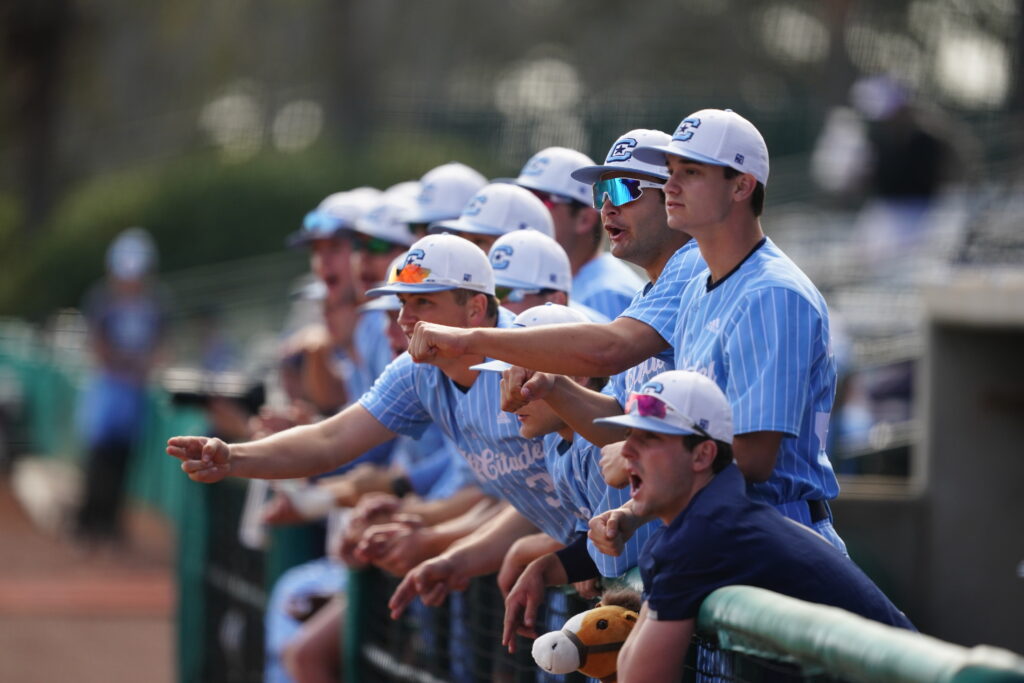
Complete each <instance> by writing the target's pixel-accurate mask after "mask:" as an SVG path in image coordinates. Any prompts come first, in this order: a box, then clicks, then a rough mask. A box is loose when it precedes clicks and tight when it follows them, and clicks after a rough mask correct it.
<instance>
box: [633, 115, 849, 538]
mask: <svg viewBox="0 0 1024 683" xmlns="http://www.w3.org/2000/svg"><path fill="white" fill-rule="evenodd" d="M635 154H636V155H637V156H638V157H640V159H641V160H647V161H650V162H652V163H657V162H661V161H664V162H665V163H666V164H667V168H668V170H669V171H670V176H669V179H668V181H667V182H666V183H665V207H666V213H667V215H668V222H669V226H671V227H672V228H673V229H676V230H683V231H685V232H687V233H689V234H691V235H693V236H694V238H696V240H697V243H698V244H699V245H700V249H701V253H702V254H703V256H704V260H705V261H706V262H707V264H708V271H707V272H706V273H705V274H704V275H702V276H701V277H698V278H695V279H693V280H692V281H690V283H689V284H688V285H687V286H686V288H684V290H683V292H682V297H681V298H682V301H684V302H685V306H684V307H683V308H682V309H681V310H680V312H679V317H678V319H677V322H676V332H675V335H674V343H673V346H674V349H675V365H676V368H677V369H680V370H693V371H696V372H700V373H701V374H703V375H705V376H707V377H709V378H711V379H713V380H714V381H715V382H716V383H717V384H718V385H719V386H720V387H722V390H723V391H725V394H726V396H728V398H729V403H730V404H731V405H732V409H733V419H734V424H735V432H736V439H735V443H734V450H735V453H736V461H737V463H738V464H739V466H740V469H741V470H742V471H743V473H744V475H745V476H746V478H747V481H748V483H749V493H750V496H751V498H753V499H755V500H759V501H763V502H766V503H769V504H772V505H774V506H775V507H776V508H778V509H779V510H780V511H781V512H782V513H783V514H785V515H786V516H788V517H790V518H792V519H795V520H796V521H798V522H801V523H802V524H805V525H808V526H811V527H812V528H814V529H815V530H817V531H818V532H819V533H820V534H822V535H823V536H824V537H825V538H827V539H828V540H829V541H831V542H832V543H833V544H834V545H835V546H836V547H837V548H839V549H841V550H843V551H844V552H845V545H844V544H843V542H842V539H840V538H839V536H838V534H836V533H835V530H834V529H833V526H832V514H831V511H830V510H829V507H828V503H827V501H828V500H830V499H832V498H835V497H836V496H837V495H838V494H839V485H838V483H837V481H836V477H835V474H834V473H833V471H832V465H831V464H830V462H829V459H828V456H827V454H826V452H825V443H826V437H827V433H828V422H829V416H830V414H831V411H832V400H833V397H834V396H835V386H836V372H835V361H834V358H833V355H832V348H831V343H830V334H829V320H828V307H827V306H826V305H825V300H824V298H823V297H822V296H821V293H820V292H818V290H817V288H816V287H815V286H814V284H813V283H812V282H811V281H810V279H808V277H807V276H806V275H804V273H803V271H801V270H800V268H799V267H797V265H796V264H795V263H793V262H792V261H791V260H790V259H789V258H788V257H787V256H786V255H785V254H784V253H782V251H781V250H780V249H779V248H778V247H777V246H775V244H774V243H773V242H772V241H771V240H770V239H769V238H768V237H766V236H765V234H764V231H763V230H762V229H761V223H760V215H761V213H762V210H763V207H764V189H765V184H766V183H767V182H768V148H767V146H766V145H765V142H764V138H763V137H762V136H761V134H760V132H758V130H757V128H755V127H754V125H753V124H752V123H750V122H749V121H747V120H746V119H744V118H743V117H742V116H740V115H739V114H737V113H735V112H733V111H730V110H724V111H723V110H718V109H704V110H701V111H698V112H696V113H694V114H692V115H690V116H688V117H686V118H685V119H683V121H682V122H681V123H680V124H679V127H678V128H677V129H676V132H675V134H674V135H673V136H672V140H671V142H669V143H668V144H665V145H654V146H644V147H639V148H638V149H637V150H636V152H635Z"/></svg>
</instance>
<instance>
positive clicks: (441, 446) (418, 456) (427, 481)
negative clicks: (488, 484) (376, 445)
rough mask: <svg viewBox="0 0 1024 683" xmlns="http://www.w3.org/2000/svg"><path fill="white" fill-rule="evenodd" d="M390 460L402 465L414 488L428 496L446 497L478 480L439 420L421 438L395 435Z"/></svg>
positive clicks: (392, 462) (415, 491)
mask: <svg viewBox="0 0 1024 683" xmlns="http://www.w3.org/2000/svg"><path fill="white" fill-rule="evenodd" d="M391 464H392V465H393V466H395V467H400V468H401V469H402V470H403V471H404V472H405V475H406V476H407V477H408V479H409V482H410V483H411V484H412V490H413V492H414V493H415V494H416V495H418V496H421V497H423V498H426V499H427V500H437V499H439V498H447V497H448V496H450V495H452V494H453V493H455V492H456V491H458V490H459V489H461V488H463V487H465V486H469V485H470V484H476V477H475V476H474V475H473V470H471V469H470V468H469V463H467V462H466V460H465V459H464V458H463V457H462V455H461V454H460V453H459V450H458V449H457V448H456V447H455V444H454V443H453V442H452V440H451V439H449V438H448V437H447V436H445V435H444V434H442V433H441V429H440V428H439V427H438V426H437V425H436V424H431V425H430V426H429V427H427V429H426V431H425V432H424V433H423V435H422V436H421V437H420V438H418V439H414V438H412V437H410V436H404V435H401V436H399V437H398V438H396V439H395V447H394V450H393V451H392V454H391Z"/></svg>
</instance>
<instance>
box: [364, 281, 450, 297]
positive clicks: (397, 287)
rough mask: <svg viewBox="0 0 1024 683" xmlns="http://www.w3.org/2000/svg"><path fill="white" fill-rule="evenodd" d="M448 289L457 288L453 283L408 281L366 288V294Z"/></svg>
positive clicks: (424, 292) (425, 292) (417, 292)
mask: <svg viewBox="0 0 1024 683" xmlns="http://www.w3.org/2000/svg"><path fill="white" fill-rule="evenodd" d="M449 289H458V287H456V286H455V285H442V284H433V283H424V284H412V283H409V282H393V283H391V284H390V285H385V286H384V287H374V288H373V289H370V290H367V292H366V296H381V295H383V294H433V293H434V292H446V291H448V290H449Z"/></svg>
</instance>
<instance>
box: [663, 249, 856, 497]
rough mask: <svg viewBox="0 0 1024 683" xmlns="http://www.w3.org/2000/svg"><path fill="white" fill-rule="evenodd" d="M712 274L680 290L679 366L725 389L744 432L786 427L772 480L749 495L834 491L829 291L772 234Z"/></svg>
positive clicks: (739, 428) (826, 493)
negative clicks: (723, 273)
mask: <svg viewBox="0 0 1024 683" xmlns="http://www.w3.org/2000/svg"><path fill="white" fill-rule="evenodd" d="M708 275H709V273H708V272H705V273H704V274H703V275H702V276H701V277H699V278H696V279H694V280H693V281H691V282H690V284H689V285H688V286H687V288H686V291H684V293H683V300H684V301H685V302H686V303H685V305H684V306H683V308H682V309H681V310H680V313H679V322H678V326H677V330H676V335H675V343H674V344H673V346H674V347H675V350H676V356H675V359H676V368H677V369H679V370H694V371H696V372H700V373H701V374H703V375H705V376H707V377H710V378H711V379H713V380H714V381H715V382H716V383H717V384H718V386H720V387H721V388H722V390H723V391H724V392H725V395H726V396H727V397H728V398H729V403H731V404H732V410H733V425H734V428H735V431H736V433H737V434H745V433H748V432H759V431H772V432H783V433H784V434H786V436H785V437H783V439H782V445H781V446H780V448H779V454H778V457H777V459H776V462H775V470H774V471H773V472H772V476H771V478H770V479H769V480H768V481H766V482H763V483H759V484H748V486H747V489H748V492H749V493H750V496H751V498H754V499H756V500H761V501H764V502H766V503H769V504H773V505H777V504H779V503H785V502H789V501H794V500H805V499H831V498H835V497H836V496H837V495H838V493H839V484H838V483H837V482H836V477H835V474H834V473H833V471H832V465H831V464H830V463H829V460H828V456H827V455H826V453H825V441H826V436H827V433H828V421H829V415H830V414H831V412H832V400H833V397H834V396H835V389H836V369H835V362H834V359H833V356H832V348H831V345H830V343H829V326H828V308H827V307H826V305H825V300H824V298H823V297H822V296H821V293H820V292H818V290H817V288H815V286H814V285H813V284H812V283H811V281H810V280H809V279H808V278H807V276H806V275H804V273H803V271H801V270H800V269H799V268H798V267H797V265H796V264H795V263H793V262H792V261H791V260H790V259H789V257H787V256H786V255H785V254H784V253H782V251H781V250H780V249H779V248H778V247H777V246H775V244H774V243H773V242H772V241H771V240H769V239H767V238H765V240H764V242H762V244H761V246H760V247H759V248H757V249H756V250H755V251H754V252H753V253H751V254H750V256H748V257H747V259H746V260H745V261H744V262H743V263H742V264H740V266H739V267H738V268H737V269H736V270H734V271H733V272H732V273H731V274H730V275H728V276H727V277H726V278H725V279H723V280H720V281H719V282H718V283H717V284H716V285H715V286H714V287H713V288H711V290H710V291H709V290H708V287H707V282H708V279H707V278H708Z"/></svg>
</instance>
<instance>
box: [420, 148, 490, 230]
mask: <svg viewBox="0 0 1024 683" xmlns="http://www.w3.org/2000/svg"><path fill="white" fill-rule="evenodd" d="M486 184H487V178H485V177H483V176H482V175H480V174H479V173H477V172H476V171H474V170H473V169H471V168H470V167H469V166H466V165H465V164H460V163H459V162H457V161H452V162H449V163H447V164H443V165H441V166H438V167H436V168H433V169H431V170H429V171H427V172H426V173H424V174H423V177H422V178H420V191H419V194H418V195H417V196H416V202H415V203H414V204H412V205H411V206H410V208H409V209H408V214H407V215H406V216H405V221H406V222H407V223H433V222H434V221H444V220H448V219H451V218H456V217H458V215H459V214H460V213H462V209H463V207H465V206H466V202H468V201H469V200H470V199H472V198H473V195H474V194H476V193H477V191H478V190H479V189H480V188H481V187H483V186H484V185H486Z"/></svg>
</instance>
